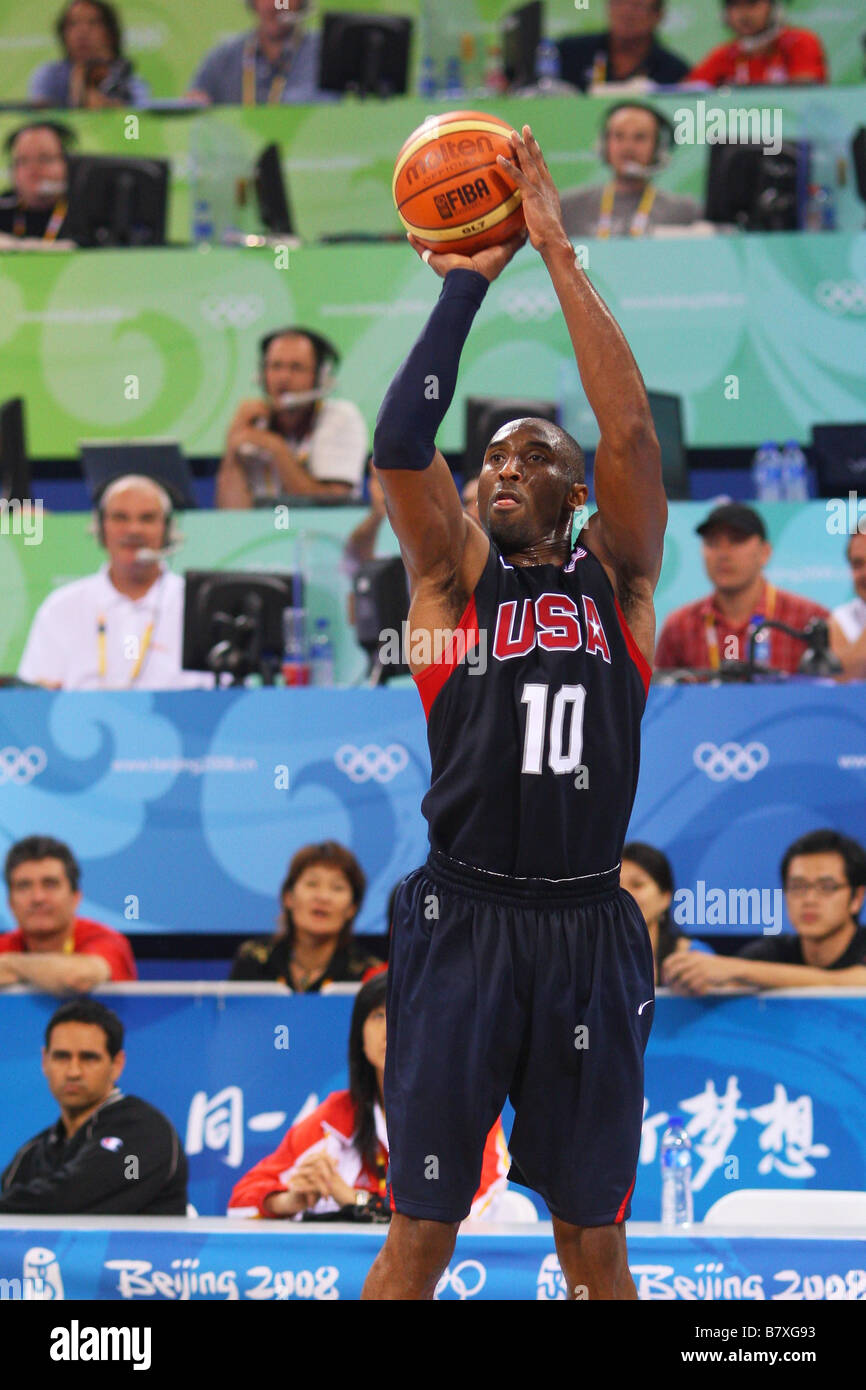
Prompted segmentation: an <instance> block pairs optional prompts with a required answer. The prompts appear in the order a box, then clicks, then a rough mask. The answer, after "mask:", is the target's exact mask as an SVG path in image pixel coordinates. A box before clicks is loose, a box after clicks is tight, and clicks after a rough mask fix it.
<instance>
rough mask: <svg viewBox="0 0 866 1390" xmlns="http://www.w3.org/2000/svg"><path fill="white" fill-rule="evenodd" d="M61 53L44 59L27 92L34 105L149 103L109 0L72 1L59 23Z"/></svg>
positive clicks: (135, 104) (66, 7)
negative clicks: (55, 58)
mask: <svg viewBox="0 0 866 1390" xmlns="http://www.w3.org/2000/svg"><path fill="white" fill-rule="evenodd" d="M56 30H57V37H58V39H59V40H60V46H61V48H62V50H63V57H62V58H61V59H60V60H59V61H58V62H56V63H43V64H42V66H41V67H39V68H37V69H36V71H35V72H34V74H33V76H32V77H31V79H30V87H29V90H28V93H27V96H28V99H29V101H31V102H32V103H33V105H34V106H54V107H60V106H70V107H71V106H84V107H87V108H89V109H90V110H94V109H97V108H100V107H106V106H145V105H147V103H148V101H149V100H150V88H149V87H148V85H147V83H146V82H143V81H142V80H141V78H140V77H136V76H135V74H134V72H133V70H132V64H131V62H130V61H129V59H128V58H127V57H126V55H125V54H124V52H123V36H122V34H121V31H120V21H119V19H118V17H117V11H116V10H115V8H114V6H113V5H108V4H106V3H105V0H69V3H68V4H67V5H66V6H65V8H64V9H63V10H61V12H60V15H59V16H58V19H57V24H56Z"/></svg>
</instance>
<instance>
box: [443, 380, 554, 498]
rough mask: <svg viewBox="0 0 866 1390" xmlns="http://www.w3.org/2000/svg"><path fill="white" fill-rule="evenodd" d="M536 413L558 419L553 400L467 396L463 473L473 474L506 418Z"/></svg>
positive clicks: (479, 467)
mask: <svg viewBox="0 0 866 1390" xmlns="http://www.w3.org/2000/svg"><path fill="white" fill-rule="evenodd" d="M526 416H536V417H539V418H540V419H542V420H552V421H553V423H554V424H556V423H557V418H556V417H557V406H556V402H555V401H527V400H512V399H510V398H508V397H505V396H467V398H466V447H465V451H464V455H463V476H464V477H465V478H474V477H475V475H476V474H477V473H479V472H480V470H481V465H482V463H483V462H484V451H485V449H486V448H487V445H488V444H489V443H490V440H491V439H492V438H493V436H494V434H495V433H496V431H497V430H498V429H501V428H502V426H503V425H507V424H508V422H509V420H522V419H523V418H524V417H526Z"/></svg>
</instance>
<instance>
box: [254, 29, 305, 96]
mask: <svg viewBox="0 0 866 1390" xmlns="http://www.w3.org/2000/svg"><path fill="white" fill-rule="evenodd" d="M257 50H258V41H257V39H256V36H255V34H251V35H250V37H249V38H248V39H247V40H246V42H245V44H244V52H243V60H242V62H243V74H242V82H243V87H242V91H241V101H242V102H243V105H244V106H255V105H256V104H257V102H256V52H257ZM294 56H295V55H294V54H292V53H290V54H289V58H288V63H287V62H286V59H285V58H284V59H283V64H282V66H283V68H284V69H285V71H284V72H281V73H280V72H278V73H277V75H276V77H274V78H272V80H271V85H270V89H269V91H268V96H267V104H268V105H269V106H272V105H274V104H275V103H277V102H279V101H280V100H281V98H282V95H283V92H284V91H285V90H286V84H287V82H288V80H289V69H290V68H291V66H292V63H293V62H294Z"/></svg>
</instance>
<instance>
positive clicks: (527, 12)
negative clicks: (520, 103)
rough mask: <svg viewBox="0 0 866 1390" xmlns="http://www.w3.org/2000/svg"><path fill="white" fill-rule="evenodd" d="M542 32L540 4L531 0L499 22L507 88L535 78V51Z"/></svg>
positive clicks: (528, 82)
mask: <svg viewBox="0 0 866 1390" xmlns="http://www.w3.org/2000/svg"><path fill="white" fill-rule="evenodd" d="M543 32H544V5H543V4H542V0H532V2H531V4H529V5H521V6H520V9H518V10H512V11H511V13H510V14H507V15H506V16H505V18H504V20H503V21H502V64H503V67H504V68H505V78H506V81H507V82H508V85H509V87H529V86H531V85H532V83H533V82H534V81H535V76H536V74H535V54H536V50H537V48H538V45H539V44H540V43H541V36H542V34H543Z"/></svg>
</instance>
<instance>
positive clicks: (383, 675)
mask: <svg viewBox="0 0 866 1390" xmlns="http://www.w3.org/2000/svg"><path fill="white" fill-rule="evenodd" d="M352 592H353V594H354V599H355V636H356V637H357V639H358V645H359V646H361V647H363V648H364V651H365V652H366V653H367V655H368V656H369V658H370V673H371V677H372V683H373V684H374V685H384V684H385V682H386V681H388V680H390V679H392V677H394V676H405V675H408V674H409V667H408V666H407V665H405V664H404V663H403V662H401V661H397V662H395V661H394V660H393V638H392V637H391V634H396V637H397V640H398V642H399V648H398V650H399V652H400V654H401V655H402V654H403V624H404V622H406V620H407V618H408V617H409V581H408V579H407V577H406V568H405V566H404V564H403V561H402V559H401V558H400V556H399V555H395V556H394V557H393V558H392V559H390V560H367V561H365V562H364V563H363V564H362V565H360V566H359V567H358V570H357V573H356V574H355V577H354V579H353V581H352Z"/></svg>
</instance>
